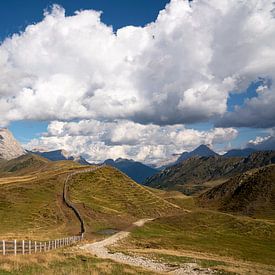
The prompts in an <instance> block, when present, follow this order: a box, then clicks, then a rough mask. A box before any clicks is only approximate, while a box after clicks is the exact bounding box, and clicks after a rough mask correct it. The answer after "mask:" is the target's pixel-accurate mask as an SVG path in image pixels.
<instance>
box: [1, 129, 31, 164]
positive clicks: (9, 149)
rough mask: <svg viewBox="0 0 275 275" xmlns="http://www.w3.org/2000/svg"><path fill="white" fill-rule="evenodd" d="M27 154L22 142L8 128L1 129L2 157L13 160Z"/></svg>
mask: <svg viewBox="0 0 275 275" xmlns="http://www.w3.org/2000/svg"><path fill="white" fill-rule="evenodd" d="M24 154H26V151H25V150H24V149H23V148H22V146H21V145H20V143H19V142H18V141H17V140H16V139H15V138H14V136H13V134H12V133H11V132H10V131H9V130H8V129H7V128H2V129H0V159H4V160H11V159H14V158H18V157H20V156H22V155H24Z"/></svg>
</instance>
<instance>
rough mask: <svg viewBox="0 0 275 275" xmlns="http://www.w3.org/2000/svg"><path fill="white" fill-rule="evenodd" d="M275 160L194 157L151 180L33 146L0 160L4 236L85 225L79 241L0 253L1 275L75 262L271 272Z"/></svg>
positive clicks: (42, 237)
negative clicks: (44, 249) (31, 149)
mask: <svg viewBox="0 0 275 275" xmlns="http://www.w3.org/2000/svg"><path fill="white" fill-rule="evenodd" d="M206 151H207V152H208V150H206ZM204 152H205V151H204ZM124 162H125V161H124ZM273 162H274V152H273V151H267V152H253V153H252V154H251V155H249V156H247V157H235V156H234V157H228V156H227V157H221V156H217V155H214V156H213V155H212V153H211V155H210V156H201V157H199V156H190V158H188V159H185V160H183V161H182V162H180V163H176V164H175V165H173V166H171V167H168V168H166V169H164V170H162V171H160V172H159V173H158V174H156V175H154V176H152V177H151V178H149V180H148V181H147V182H148V183H150V184H147V185H149V186H147V185H142V184H138V183H137V182H135V181H134V180H132V179H131V178H130V177H129V176H127V175H126V174H124V173H122V172H121V171H120V170H118V168H116V167H113V166H109V165H106V163H105V164H104V165H83V164H81V163H79V162H78V161H77V160H76V159H75V160H73V159H72V160H67V159H65V160H54V161H52V160H49V159H46V158H44V157H42V156H40V155H37V154H36V155H34V154H30V153H24V154H23V155H21V156H19V157H17V158H13V159H10V160H5V159H2V160H1V164H0V220H1V227H0V235H1V238H2V239H4V240H13V239H17V240H23V239H25V240H39V241H47V240H52V239H55V238H63V237H64V236H65V237H66V236H73V235H75V234H80V233H81V232H82V231H81V230H82V229H84V228H85V232H84V241H83V242H82V243H81V244H76V245H74V246H70V247H63V248H59V249H57V250H56V251H54V250H53V251H49V252H47V253H41V254H36V255H32V256H29V255H25V256H16V257H15V256H13V257H12V256H3V257H1V256H0V274H2V273H3V274H17V273H20V274H24V272H25V274H36V273H35V272H36V271H35V270H38V269H39V270H41V271H42V272H43V273H45V274H47V272H48V274H51V272H56V270H63V271H64V270H67V266H71V267H70V272H71V273H70V274H75V273H74V272H76V271H75V270H76V268H77V266H78V267H79V270H80V271H79V272H80V274H86V273H87V268H93V269H94V270H97V271H96V274H101V273H100V272H103V271H104V272H106V274H116V272H118V273H119V272H123V274H128V273H129V274H132V273H134V274H135V273H138V274H158V273H171V274H212V273H213V274H214V273H218V274H246V273H247V274H257V273H260V274H272V273H274V272H275V262H274V261H273V259H275V252H274V251H275V249H274V248H275V247H274V245H273V244H274V243H275V216H274V213H275V207H274V206H275V203H274V197H275V196H274V179H275V169H274V167H275V166H274V164H273ZM159 179H160V180H161V181H158V180H159ZM155 182H156V183H155ZM65 183H66V188H65V187H64V186H65V185H64V184H65ZM151 183H153V184H151ZM156 187H157V188H156ZM186 190H189V192H187V191H186ZM65 191H66V195H65V197H66V203H65V201H64V192H65ZM71 204H72V205H73V206H74V207H75V209H76V210H75V211H73V210H72V209H71V207H70V205H71ZM77 213H78V214H79V216H80V217H81V221H82V222H83V227H82V225H81V223H80V220H79V216H77V215H76V214H77ZM81 227H82V228H81ZM27 257H30V260H29V262H28V260H27ZM18 259H19V260H18ZM18 261H19V264H17V265H15V263H16V262H18ZM38 261H41V262H42V264H38ZM73 262H74V265H76V266H74V267H73V266H72V265H71V264H72V263H73ZM83 262H84V263H85V264H83ZM23 270H25V271H24V272H23ZM99 270H101V271H99ZM116 270H117V271H116ZM118 270H120V271H118ZM1 272H2V273H1ZM22 272H23V273H22ZM67 272H68V271H67ZM127 272H128V273H127Z"/></svg>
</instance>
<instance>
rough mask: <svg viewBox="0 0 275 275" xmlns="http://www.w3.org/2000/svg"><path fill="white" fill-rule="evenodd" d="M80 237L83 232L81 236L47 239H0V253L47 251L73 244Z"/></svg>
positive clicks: (79, 239) (13, 253) (14, 253)
mask: <svg viewBox="0 0 275 275" xmlns="http://www.w3.org/2000/svg"><path fill="white" fill-rule="evenodd" d="M82 239H83V234H82V235H81V236H72V237H67V238H62V239H55V240H49V241H31V240H27V241H26V240H8V241H6V240H0V255H17V254H22V255H24V254H35V253H41V252H47V251H50V250H54V249H58V248H60V247H65V246H69V245H72V244H75V243H77V242H79V241H81V240H82Z"/></svg>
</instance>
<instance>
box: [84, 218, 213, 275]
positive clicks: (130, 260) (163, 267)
mask: <svg viewBox="0 0 275 275" xmlns="http://www.w3.org/2000/svg"><path fill="white" fill-rule="evenodd" d="M150 220H152V219H141V220H139V221H137V222H135V223H134V224H133V226H137V227H140V226H143V225H144V224H145V223H146V222H148V221H150ZM129 234H130V232H128V231H121V232H118V233H116V234H114V235H112V236H111V237H108V238H106V239H104V240H103V241H99V242H95V243H91V244H86V245H83V246H81V247H80V248H81V249H83V250H86V251H87V252H89V253H92V254H93V255H96V256H97V257H99V258H102V259H111V260H113V261H116V262H119V263H123V264H128V265H132V266H136V267H142V268H145V269H148V270H151V271H154V272H157V273H170V274H191V275H192V274H194V275H197V274H200V275H201V274H213V272H212V271H211V270H210V269H206V268H200V267H199V266H198V265H197V264H194V263H186V264H183V265H182V266H181V267H180V268H178V267H177V268H175V267H173V266H171V265H169V263H160V262H156V261H153V260H151V259H148V258H146V257H141V256H130V255H126V254H123V253H120V252H117V253H111V252H110V251H109V250H108V246H113V245H115V244H116V243H118V242H119V241H120V240H122V239H124V238H126V237H128V236H129Z"/></svg>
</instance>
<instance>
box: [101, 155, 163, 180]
mask: <svg viewBox="0 0 275 275" xmlns="http://www.w3.org/2000/svg"><path fill="white" fill-rule="evenodd" d="M104 164H107V165H110V166H113V167H115V168H117V169H118V170H120V171H122V172H123V173H125V174H126V175H127V176H129V177H130V178H131V179H133V180H134V181H136V182H138V183H142V182H143V181H145V179H146V178H148V177H151V176H153V175H155V174H156V173H157V172H158V170H157V169H154V168H152V167H149V166H147V165H145V164H143V163H141V162H138V161H134V160H129V159H123V158H118V159H116V160H113V159H107V160H105V161H104Z"/></svg>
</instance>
